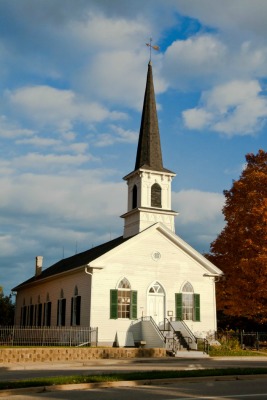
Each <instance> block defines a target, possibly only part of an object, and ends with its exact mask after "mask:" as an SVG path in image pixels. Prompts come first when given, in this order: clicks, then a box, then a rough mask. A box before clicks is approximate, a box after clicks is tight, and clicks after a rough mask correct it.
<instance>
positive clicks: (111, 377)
mask: <svg viewBox="0 0 267 400" xmlns="http://www.w3.org/2000/svg"><path fill="white" fill-rule="evenodd" d="M257 374H267V368H227V369H223V368H222V369H201V370H191V371H149V372H147V371H146V372H131V373H119V374H117V373H116V374H115V373H114V374H103V375H73V376H58V377H49V378H34V379H25V380H16V381H5V382H0V390H6V389H18V388H27V387H44V386H53V385H64V384H65V385H66V384H78V383H94V382H118V381H126V380H127V381H132V380H153V379H170V378H192V377H207V376H229V375H234V376H236V375H257Z"/></svg>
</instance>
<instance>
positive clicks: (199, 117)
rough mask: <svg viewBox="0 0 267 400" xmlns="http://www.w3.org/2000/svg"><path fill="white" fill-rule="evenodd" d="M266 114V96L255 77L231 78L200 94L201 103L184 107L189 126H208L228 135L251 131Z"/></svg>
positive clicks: (197, 127) (243, 133)
mask: <svg viewBox="0 0 267 400" xmlns="http://www.w3.org/2000/svg"><path fill="white" fill-rule="evenodd" d="M266 117H267V98H266V97H264V96H262V89H261V86H260V84H259V82H258V81H255V80H253V81H232V82H228V83H226V84H224V85H220V86H217V87H214V88H213V89H212V90H210V91H208V92H205V93H204V94H203V95H202V97H201V102H200V106H199V107H197V108H193V109H189V110H185V111H184V112H183V119H184V123H185V126H186V127H187V128H189V129H209V130H213V131H215V132H220V133H222V134H226V135H228V136H233V135H251V134H254V133H255V132H256V131H257V130H258V129H260V128H261V127H262V124H263V123H264V122H265V119H266Z"/></svg>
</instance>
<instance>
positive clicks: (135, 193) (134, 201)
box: [132, 185, 137, 208]
mask: <svg viewBox="0 0 267 400" xmlns="http://www.w3.org/2000/svg"><path fill="white" fill-rule="evenodd" d="M132 200H133V204H132V205H133V208H136V207H137V186H136V185H134V187H133V192H132Z"/></svg>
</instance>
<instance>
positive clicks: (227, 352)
mask: <svg viewBox="0 0 267 400" xmlns="http://www.w3.org/2000/svg"><path fill="white" fill-rule="evenodd" d="M209 355H210V357H267V353H266V352H260V351H256V350H242V349H229V348H225V347H222V348H221V347H211V348H210V351H209Z"/></svg>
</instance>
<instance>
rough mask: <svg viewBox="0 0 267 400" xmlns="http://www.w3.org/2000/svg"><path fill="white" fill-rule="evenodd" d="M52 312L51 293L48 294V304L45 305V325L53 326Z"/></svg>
mask: <svg viewBox="0 0 267 400" xmlns="http://www.w3.org/2000/svg"><path fill="white" fill-rule="evenodd" d="M51 311H52V303H51V301H50V297H49V293H47V294H46V303H44V315H43V325H44V326H50V325H51Z"/></svg>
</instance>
